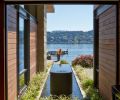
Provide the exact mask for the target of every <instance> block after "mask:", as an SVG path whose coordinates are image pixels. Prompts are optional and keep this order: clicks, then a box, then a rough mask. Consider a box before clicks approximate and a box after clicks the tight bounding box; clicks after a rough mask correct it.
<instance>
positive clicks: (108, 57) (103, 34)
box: [99, 6, 116, 100]
mask: <svg viewBox="0 0 120 100" xmlns="http://www.w3.org/2000/svg"><path fill="white" fill-rule="evenodd" d="M115 84H116V7H115V6H112V8H110V9H108V10H107V11H105V12H104V13H103V14H101V15H100V16H99V90H100V93H101V94H102V96H103V97H104V99H105V100H111V99H112V93H111V87H112V85H115Z"/></svg>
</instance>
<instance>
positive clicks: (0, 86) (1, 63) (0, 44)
mask: <svg viewBox="0 0 120 100" xmlns="http://www.w3.org/2000/svg"><path fill="white" fill-rule="evenodd" d="M4 18H5V17H4V2H3V0H2V1H0V100H5V97H6V96H5V95H4V94H5V81H4V76H5V75H4V74H5V73H4V69H5V58H4V57H5V56H4V54H5V52H4V51H5V47H4V39H5V38H4Z"/></svg>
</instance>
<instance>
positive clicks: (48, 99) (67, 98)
mask: <svg viewBox="0 0 120 100" xmlns="http://www.w3.org/2000/svg"><path fill="white" fill-rule="evenodd" d="M39 100H79V99H78V98H77V97H70V96H65V95H60V96H49V97H41V98H40V99H39Z"/></svg>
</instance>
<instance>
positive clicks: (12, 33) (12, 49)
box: [7, 5, 17, 100]
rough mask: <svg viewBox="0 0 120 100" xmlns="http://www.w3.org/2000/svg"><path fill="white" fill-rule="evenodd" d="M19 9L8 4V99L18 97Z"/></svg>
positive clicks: (11, 99)
mask: <svg viewBox="0 0 120 100" xmlns="http://www.w3.org/2000/svg"><path fill="white" fill-rule="evenodd" d="M16 14H17V11H16V10H15V9H14V8H13V7H12V6H10V5H7V48H8V49H7V57H8V58H7V63H8V64H7V73H8V76H7V77H8V100H16V98H17V57H16V56H17V50H16V44H17V39H16V34H17V30H16V29H17V15H16Z"/></svg>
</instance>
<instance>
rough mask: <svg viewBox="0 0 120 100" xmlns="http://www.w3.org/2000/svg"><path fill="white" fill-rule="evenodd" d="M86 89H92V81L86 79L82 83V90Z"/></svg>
mask: <svg viewBox="0 0 120 100" xmlns="http://www.w3.org/2000/svg"><path fill="white" fill-rule="evenodd" d="M88 87H92V88H93V80H91V79H86V80H83V81H82V88H83V89H84V90H85V89H87V88H88Z"/></svg>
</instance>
